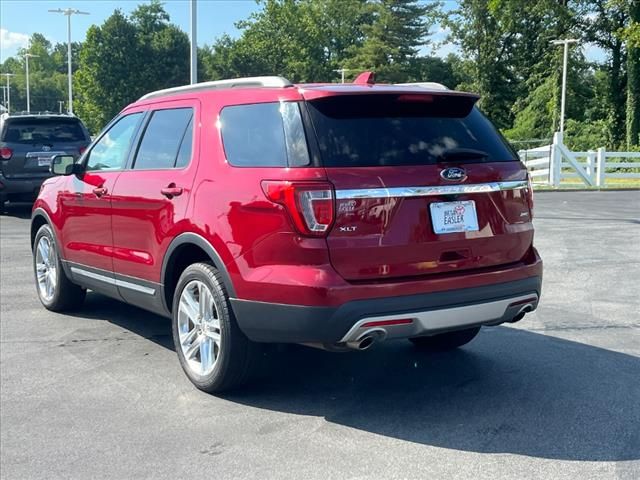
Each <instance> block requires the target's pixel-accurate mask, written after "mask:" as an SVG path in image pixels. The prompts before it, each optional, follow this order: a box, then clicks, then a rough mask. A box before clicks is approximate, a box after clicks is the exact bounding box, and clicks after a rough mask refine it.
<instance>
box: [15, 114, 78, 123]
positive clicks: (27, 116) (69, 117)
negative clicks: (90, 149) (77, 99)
mask: <svg viewBox="0 0 640 480" xmlns="http://www.w3.org/2000/svg"><path fill="white" fill-rule="evenodd" d="M34 118H37V119H49V118H51V119H65V120H77V121H80V119H79V118H78V117H76V116H75V115H69V114H65V113H54V112H38V113H5V114H3V115H2V121H7V120H18V119H34Z"/></svg>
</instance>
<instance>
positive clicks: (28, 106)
mask: <svg viewBox="0 0 640 480" xmlns="http://www.w3.org/2000/svg"><path fill="white" fill-rule="evenodd" d="M37 56H38V55H34V54H33V53H25V54H24V68H25V70H26V74H27V75H26V78H27V113H29V112H30V111H31V97H30V96H29V58H31V57H37Z"/></svg>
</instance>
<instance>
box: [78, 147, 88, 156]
mask: <svg viewBox="0 0 640 480" xmlns="http://www.w3.org/2000/svg"><path fill="white" fill-rule="evenodd" d="M86 150H87V147H80V148H79V149H78V151H79V152H80V155H82V154H83V153H84V152H86Z"/></svg>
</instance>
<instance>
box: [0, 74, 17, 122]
mask: <svg viewBox="0 0 640 480" xmlns="http://www.w3.org/2000/svg"><path fill="white" fill-rule="evenodd" d="M2 75H4V76H5V77H6V78H7V86H6V87H5V88H6V89H7V113H11V82H10V81H9V79H10V78H11V77H13V76H14V75H15V74H14V73H3V74H2Z"/></svg>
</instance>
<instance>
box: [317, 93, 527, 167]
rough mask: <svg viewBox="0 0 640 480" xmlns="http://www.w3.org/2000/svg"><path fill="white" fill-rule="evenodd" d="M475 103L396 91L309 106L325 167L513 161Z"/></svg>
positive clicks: (341, 97) (493, 128)
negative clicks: (396, 93)
mask: <svg viewBox="0 0 640 480" xmlns="http://www.w3.org/2000/svg"><path fill="white" fill-rule="evenodd" d="M474 102H475V98H473V97H455V96H448V95H411V94H401V95H375V96H374V95H359V96H335V97H328V98H323V99H320V100H316V101H312V102H309V103H308V105H309V113H310V115H311V119H312V122H313V125H314V127H315V131H316V135H317V138H318V144H319V147H320V152H321V155H322V160H323V164H324V165H325V166H327V167H372V166H399V165H433V164H435V163H438V162H441V161H446V162H456V163H469V162H480V161H482V162H502V161H514V160H517V156H516V154H515V153H514V151H513V150H512V149H511V147H510V146H509V145H508V144H507V142H506V141H505V140H504V139H503V137H502V136H501V135H500V133H498V131H497V130H496V128H495V127H494V126H493V125H492V124H491V122H490V121H489V120H488V119H487V118H486V117H485V116H484V115H483V114H482V113H481V112H480V111H479V110H478V109H477V108H475V107H474V106H473V104H474Z"/></svg>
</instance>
